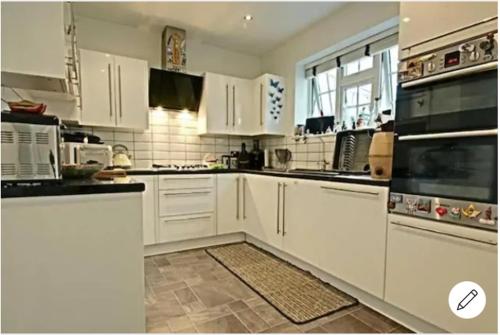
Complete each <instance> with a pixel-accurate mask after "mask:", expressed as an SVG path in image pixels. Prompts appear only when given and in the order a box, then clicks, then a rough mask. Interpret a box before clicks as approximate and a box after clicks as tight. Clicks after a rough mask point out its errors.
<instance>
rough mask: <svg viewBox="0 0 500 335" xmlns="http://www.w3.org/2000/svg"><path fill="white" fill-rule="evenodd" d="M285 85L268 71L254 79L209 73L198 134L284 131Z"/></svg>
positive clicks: (277, 132) (254, 133) (258, 133)
mask: <svg viewBox="0 0 500 335" xmlns="http://www.w3.org/2000/svg"><path fill="white" fill-rule="evenodd" d="M284 104H285V85H284V80H283V78H281V77H278V76H275V75H270V74H265V75H263V76H261V77H259V78H257V79H255V80H249V79H242V78H235V77H229V76H224V75H221V74H216V73H206V74H205V83H204V88H203V96H202V101H201V104H200V110H199V113H198V134H200V135H205V134H224V135H244V136H245V135H246V136H252V135H265V134H271V135H283V134H285V122H284V117H285V109H284Z"/></svg>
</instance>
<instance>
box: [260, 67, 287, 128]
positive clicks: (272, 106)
mask: <svg viewBox="0 0 500 335" xmlns="http://www.w3.org/2000/svg"><path fill="white" fill-rule="evenodd" d="M285 94H286V89H285V80H284V78H282V77H279V76H276V75H272V74H264V75H262V76H260V77H259V78H257V79H255V80H254V101H255V106H256V111H255V112H256V113H258V125H257V130H256V133H257V134H268V135H284V134H285V131H286V129H285V117H286V111H285Z"/></svg>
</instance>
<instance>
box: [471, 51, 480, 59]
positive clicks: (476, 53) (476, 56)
mask: <svg viewBox="0 0 500 335" xmlns="http://www.w3.org/2000/svg"><path fill="white" fill-rule="evenodd" d="M478 59H479V52H477V51H473V52H471V53H470V54H469V60H470V61H471V62H475V61H477V60H478Z"/></svg>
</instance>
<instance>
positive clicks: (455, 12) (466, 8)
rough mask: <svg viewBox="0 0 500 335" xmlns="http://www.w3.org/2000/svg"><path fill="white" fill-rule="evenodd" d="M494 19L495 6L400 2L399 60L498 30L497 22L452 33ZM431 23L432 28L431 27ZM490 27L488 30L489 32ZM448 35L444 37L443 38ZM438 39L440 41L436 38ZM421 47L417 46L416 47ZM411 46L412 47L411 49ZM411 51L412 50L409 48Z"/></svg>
mask: <svg viewBox="0 0 500 335" xmlns="http://www.w3.org/2000/svg"><path fill="white" fill-rule="evenodd" d="M496 16H497V2H453V3H449V2H410V1H401V2H400V11H399V17H400V20H401V21H400V24H399V48H400V55H399V57H400V59H404V58H407V57H410V56H412V55H417V54H420V53H422V52H426V51H431V50H433V49H435V48H436V47H440V46H443V45H447V44H451V43H454V42H459V41H460V40H463V39H467V38H469V37H474V36H477V35H480V34H481V33H483V32H485V30H484V29H486V31H488V30H489V29H491V30H496V29H497V24H498V23H497V21H496V20H495V21H494V22H492V23H490V24H484V27H485V28H481V27H480V26H478V27H473V28H472V29H467V30H466V31H464V30H462V31H459V32H456V33H453V34H450V33H452V32H453V31H457V30H458V29H462V28H464V27H466V26H470V25H473V24H476V23H479V22H481V21H482V20H484V19H487V18H492V17H496ZM431 22H432V24H430V23H431ZM488 27H489V28H488ZM445 35H447V36H445ZM438 37H439V38H438ZM417 44H420V45H417ZM413 46H414V47H413ZM410 47H412V48H410Z"/></svg>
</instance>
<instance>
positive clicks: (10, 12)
mask: <svg viewBox="0 0 500 335" xmlns="http://www.w3.org/2000/svg"><path fill="white" fill-rule="evenodd" d="M64 55H65V39H64V9H63V3H62V2H50V3H49V2H38V3H37V2H24V3H21V2H3V3H2V72H9V73H17V74H24V75H30V76H40V77H46V78H55V79H65V78H66V75H65V62H64Z"/></svg>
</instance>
